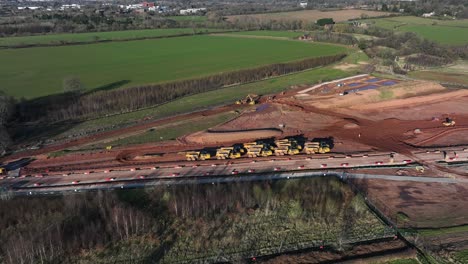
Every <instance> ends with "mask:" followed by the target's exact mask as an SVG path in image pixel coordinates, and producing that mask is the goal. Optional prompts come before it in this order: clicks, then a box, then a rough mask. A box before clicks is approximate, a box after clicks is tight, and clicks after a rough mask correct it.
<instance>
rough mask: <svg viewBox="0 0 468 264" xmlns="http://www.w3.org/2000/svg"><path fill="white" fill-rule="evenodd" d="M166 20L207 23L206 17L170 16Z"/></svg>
mask: <svg viewBox="0 0 468 264" xmlns="http://www.w3.org/2000/svg"><path fill="white" fill-rule="evenodd" d="M166 18H169V19H173V20H176V21H193V22H205V21H206V19H207V18H206V16H168V17H166Z"/></svg>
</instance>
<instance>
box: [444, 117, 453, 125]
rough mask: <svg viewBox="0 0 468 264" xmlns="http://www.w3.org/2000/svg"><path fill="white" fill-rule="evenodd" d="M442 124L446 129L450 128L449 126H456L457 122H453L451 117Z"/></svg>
mask: <svg viewBox="0 0 468 264" xmlns="http://www.w3.org/2000/svg"><path fill="white" fill-rule="evenodd" d="M442 124H443V125H444V126H446V127H449V126H454V125H455V121H453V120H452V119H451V118H450V117H447V118H445V121H444V122H442Z"/></svg>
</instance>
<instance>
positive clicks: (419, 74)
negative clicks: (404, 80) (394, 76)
mask: <svg viewBox="0 0 468 264" xmlns="http://www.w3.org/2000/svg"><path fill="white" fill-rule="evenodd" d="M408 75H409V76H410V77H412V78H417V79H423V80H430V81H438V82H444V83H454V84H462V85H468V61H466V60H465V61H464V60H460V61H457V62H455V64H453V65H450V66H446V67H442V68H433V69H431V70H423V71H413V72H410V73H409V74H408Z"/></svg>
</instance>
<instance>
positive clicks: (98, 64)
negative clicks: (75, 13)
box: [0, 36, 347, 98]
mask: <svg viewBox="0 0 468 264" xmlns="http://www.w3.org/2000/svg"><path fill="white" fill-rule="evenodd" d="M346 51H347V50H346V48H344V47H338V46H333V45H328V44H318V43H305V42H299V41H284V40H272V39H249V38H232V37H220V36H190V37H178V38H167V39H152V40H140V41H127V42H112V43H101V44H93V45H78V46H62V47H41V48H27V49H10V50H0V57H1V58H2V60H1V62H0V79H1V80H2V84H1V85H2V90H3V91H5V92H6V93H7V94H10V95H12V96H15V97H18V98H19V97H25V98H35V97H39V96H45V95H49V94H54V93H61V92H62V90H63V89H62V82H63V79H64V78H65V77H67V76H77V77H79V78H80V79H81V81H82V82H83V83H84V85H85V87H86V88H87V89H89V90H90V89H96V88H103V87H106V86H109V85H112V84H114V83H117V82H120V83H125V86H127V87H128V86H132V85H138V84H146V83H158V82H167V81H174V80H181V79H189V78H195V77H201V76H208V75H212V74H216V73H221V72H226V71H235V70H239V69H245V68H254V67H258V66H262V65H268V64H273V63H281V62H288V61H296V60H301V59H305V58H311V57H318V56H327V55H333V54H337V53H344V52H346Z"/></svg>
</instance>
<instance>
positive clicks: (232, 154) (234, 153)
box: [216, 147, 242, 159]
mask: <svg viewBox="0 0 468 264" xmlns="http://www.w3.org/2000/svg"><path fill="white" fill-rule="evenodd" d="M241 155H242V153H241V151H240V150H239V149H236V148H234V147H227V148H219V149H218V150H217V151H216V158H217V159H237V158H240V157H241Z"/></svg>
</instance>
